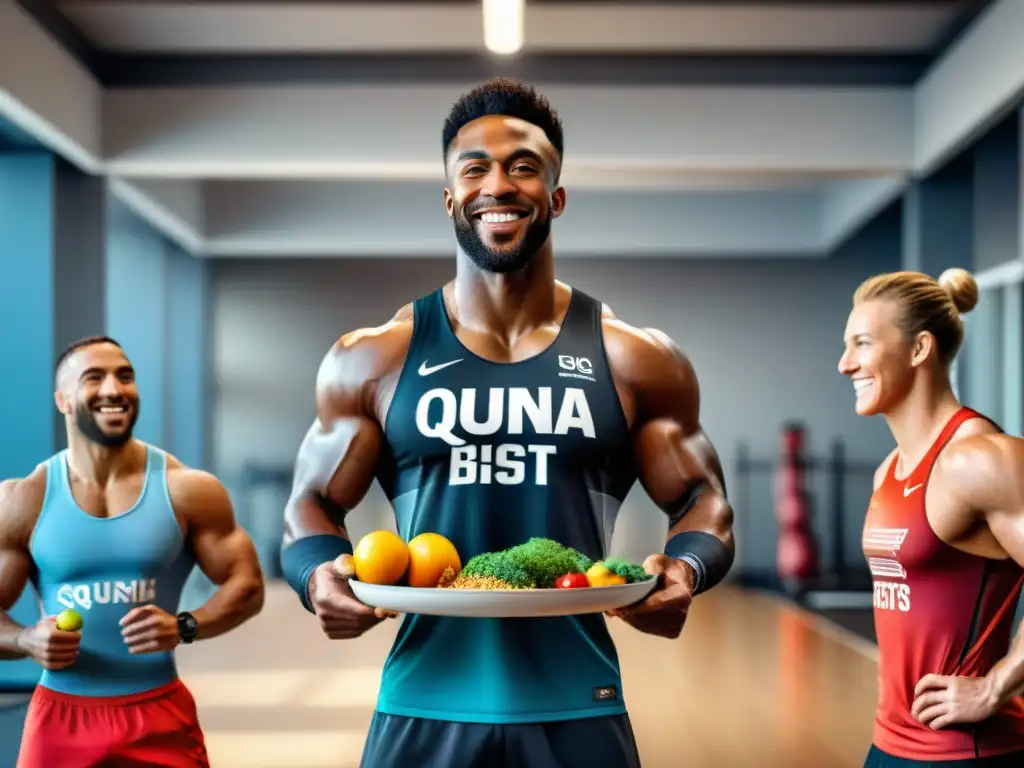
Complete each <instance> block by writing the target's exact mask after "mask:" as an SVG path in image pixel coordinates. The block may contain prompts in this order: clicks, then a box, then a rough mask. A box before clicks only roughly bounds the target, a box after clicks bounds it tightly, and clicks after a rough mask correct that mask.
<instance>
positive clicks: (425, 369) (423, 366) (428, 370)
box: [418, 357, 462, 376]
mask: <svg viewBox="0 0 1024 768" xmlns="http://www.w3.org/2000/svg"><path fill="white" fill-rule="evenodd" d="M461 362H462V358H461V357H460V358H459V359H458V360H449V361H448V362H447V363H440V364H439V365H429V366H428V365H427V361H426V360H424V361H423V362H422V363H420V369H419V371H418V373H419V375H420V376H429V375H430V374H432V373H437V372H438V371H440V370H441V369H442V368H447V367H448V366H449V365H455V364H456V363H461Z"/></svg>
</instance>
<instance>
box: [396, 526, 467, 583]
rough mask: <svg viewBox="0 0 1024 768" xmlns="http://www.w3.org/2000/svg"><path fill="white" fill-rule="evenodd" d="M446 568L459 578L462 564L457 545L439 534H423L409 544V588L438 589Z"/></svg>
mask: <svg viewBox="0 0 1024 768" xmlns="http://www.w3.org/2000/svg"><path fill="white" fill-rule="evenodd" d="M446 568H452V569H453V570H454V571H455V575H456V576H458V575H459V572H460V571H461V570H462V562H461V561H460V559H459V553H458V551H457V550H456V549H455V545H454V544H452V543H451V542H450V541H448V539H446V538H445V537H444V536H442V535H441V534H439V533H421V534H420V535H419V536H416V537H415V538H414V539H413V540H412V541H410V542H409V586H410V587H436V586H437V583H438V582H439V581H440V580H441V575H442V574H443V573H444V572H445V569H446Z"/></svg>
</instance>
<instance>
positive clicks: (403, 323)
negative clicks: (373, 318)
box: [317, 304, 413, 390]
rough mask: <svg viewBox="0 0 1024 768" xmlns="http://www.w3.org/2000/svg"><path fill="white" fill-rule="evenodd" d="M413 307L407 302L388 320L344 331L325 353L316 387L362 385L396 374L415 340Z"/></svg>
mask: <svg viewBox="0 0 1024 768" xmlns="http://www.w3.org/2000/svg"><path fill="white" fill-rule="evenodd" d="M412 331H413V308H412V304H407V305H406V306H404V307H402V308H401V309H399V310H398V312H396V313H395V316H394V317H392V318H391V319H390V320H389V321H388V322H386V323H384V324H383V325H378V326H375V327H366V328H359V329H356V330H354V331H350V332H348V333H345V334H344V335H342V336H341V338H339V339H338V340H337V341H336V342H335V343H334V345H333V346H332V347H331V349H330V350H329V351H328V353H327V354H326V355H325V356H324V359H323V362H322V363H321V365H320V370H319V372H318V374H317V389H319V390H325V389H335V388H348V387H351V386H359V385H363V384H366V383H368V382H373V381H377V380H380V379H381V378H384V377H386V376H387V375H388V374H391V373H397V372H398V371H400V370H401V368H402V365H403V363H404V362H405V357H406V354H407V353H408V351H409V344H410V343H411V341H412Z"/></svg>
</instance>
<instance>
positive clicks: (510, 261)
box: [445, 115, 565, 272]
mask: <svg viewBox="0 0 1024 768" xmlns="http://www.w3.org/2000/svg"><path fill="white" fill-rule="evenodd" d="M447 163H448V168H447V173H448V179H449V187H448V189H446V190H445V206H446V208H447V211H448V215H449V216H450V217H451V218H452V220H453V222H454V225H455V237H456V240H457V241H458V243H459V247H460V248H461V249H462V250H463V252H464V253H465V254H466V255H467V256H469V258H470V259H471V260H472V261H473V263H475V264H476V265H477V266H478V267H480V269H483V270H485V271H487V272H513V271H516V270H519V269H522V268H523V267H525V266H526V265H527V264H529V263H530V261H531V260H532V259H533V257H534V256H535V255H536V254H537V252H538V251H540V250H541V248H543V247H544V245H545V244H546V243H547V241H548V237H549V235H550V233H551V221H552V219H554V218H556V217H558V216H560V215H561V214H562V211H563V210H564V207H565V191H564V190H563V189H561V188H560V187H558V188H556V186H555V179H557V177H558V167H559V159H558V156H557V153H556V152H555V149H554V147H553V146H552V145H551V142H550V141H548V139H547V137H546V136H545V135H544V132H543V131H542V130H541V129H540V128H538V127H537V126H535V125H532V124H531V123H528V122H526V121H524V120H519V119H516V118H510V117H504V116H502V115H493V116H488V117H482V118H479V119H477V120H473V121H472V122H470V123H468V124H466V125H465V126H464V127H463V128H462V130H460V131H459V132H458V134H457V135H456V137H455V139H454V141H452V144H451V147H450V149H449V153H448V160H447Z"/></svg>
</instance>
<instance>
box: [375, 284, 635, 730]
mask: <svg viewBox="0 0 1024 768" xmlns="http://www.w3.org/2000/svg"><path fill="white" fill-rule="evenodd" d="M413 322H414V329H413V336H412V341H411V343H410V348H409V351H408V353H407V357H406V362H405V364H404V367H403V370H402V372H401V374H400V377H399V381H398V385H397V387H396V390H395V393H394V396H393V398H392V402H391V405H390V407H389V410H388V414H387V418H386V423H385V430H384V434H385V438H386V441H385V442H386V448H385V455H384V458H383V460H382V462H381V465H380V469H379V471H378V479H379V481H380V483H381V487H382V488H383V490H384V492H385V493H386V494H387V496H388V498H389V499H390V501H391V504H392V506H393V508H394V512H395V517H396V521H397V526H398V530H399V531H400V533H401V535H402V537H403V538H404V539H405V540H406V541H408V540H409V539H411V538H412V537H414V536H416V535H417V534H420V533H423V532H434V533H440V534H442V535H444V536H446V537H447V538H448V539H450V540H451V541H452V542H453V543H454V544H455V546H456V547H457V549H458V551H459V554H460V556H461V558H462V562H463V563H465V562H466V561H467V560H468V559H469V558H470V557H472V556H473V555H476V554H478V553H481V552H486V551H494V550H500V549H505V548H507V547H511V546H515V545H516V544H522V543H523V542H525V541H526V540H527V539H529V538H530V537H533V536H542V537H548V538H551V539H554V540H555V541H558V542H560V543H561V544H563V545H566V546H570V547H575V548H576V549H578V550H579V551H581V552H583V553H585V554H586V555H588V556H589V557H591V558H593V559H599V558H601V557H604V556H605V555H606V553H607V551H608V546H609V543H610V540H611V536H612V530H613V528H614V524H615V518H616V515H617V513H618V510H619V506H620V505H621V503H622V500H623V499H624V498H625V496H626V494H627V493H628V492H629V489H630V488H631V487H632V485H633V483H634V481H635V479H636V474H635V471H634V469H633V461H632V449H631V443H630V438H629V433H628V428H627V424H626V419H625V416H624V414H623V411H622V407H621V404H620V402H619V397H618V394H617V392H616V390H615V385H614V383H613V381H612V376H611V372H610V370H609V367H608V363H607V360H606V358H605V351H604V342H603V337H602V329H601V304H600V303H599V302H597V301H596V300H594V299H592V298H590V297H589V296H587V295H585V294H584V293H582V292H581V291H579V290H574V291H573V293H572V298H571V301H570V304H569V309H568V312H567V313H566V316H565V319H564V322H563V324H562V328H561V330H560V332H559V335H558V337H557V339H556V340H555V341H554V343H553V344H552V345H551V346H550V347H548V348H547V349H546V350H545V351H544V352H542V353H540V354H538V355H536V356H534V357H532V358H530V359H528V360H524V361H521V362H517V363H494V362H490V361H488V360H485V359H483V358H481V357H478V356H476V355H475V354H474V353H472V352H471V351H469V349H468V348H466V347H465V346H463V344H462V343H461V342H460V341H459V340H458V338H457V337H456V336H455V333H454V331H453V329H452V326H451V324H450V321H449V318H448V315H447V313H446V311H445V307H444V302H443V299H442V294H441V291H440V290H438V291H436V292H434V293H432V294H430V295H429V296H426V297H423V298H421V299H419V300H418V301H416V302H415V304H414V319H413ZM377 706H378V709H379V710H380V711H381V712H383V713H388V714H395V715H406V716H410V717H425V718H433V719H441V720H452V721H466V722H487V723H523V722H544V721H553V720H566V719H573V718H584V717H593V716H598V715H612V714H621V713H623V712H625V711H626V710H625V705H624V702H623V692H622V683H621V679H620V674H619V664H618V657H617V654H616V651H615V646H614V644H613V643H612V639H611V637H610V635H609V633H608V629H607V626H606V624H605V617H604V615H603V614H591V615H584V616H575V617H553V618H538V619H470V618H451V617H437V616H426V615H407V616H406V617H405V618H404V620H403V623H402V626H401V627H400V628H399V631H398V636H397V638H396V641H395V644H394V646H393V647H392V649H391V652H390V654H389V656H388V659H387V661H386V663H385V666H384V671H383V676H382V680H381V689H380V694H379V699H378V705H377Z"/></svg>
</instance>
